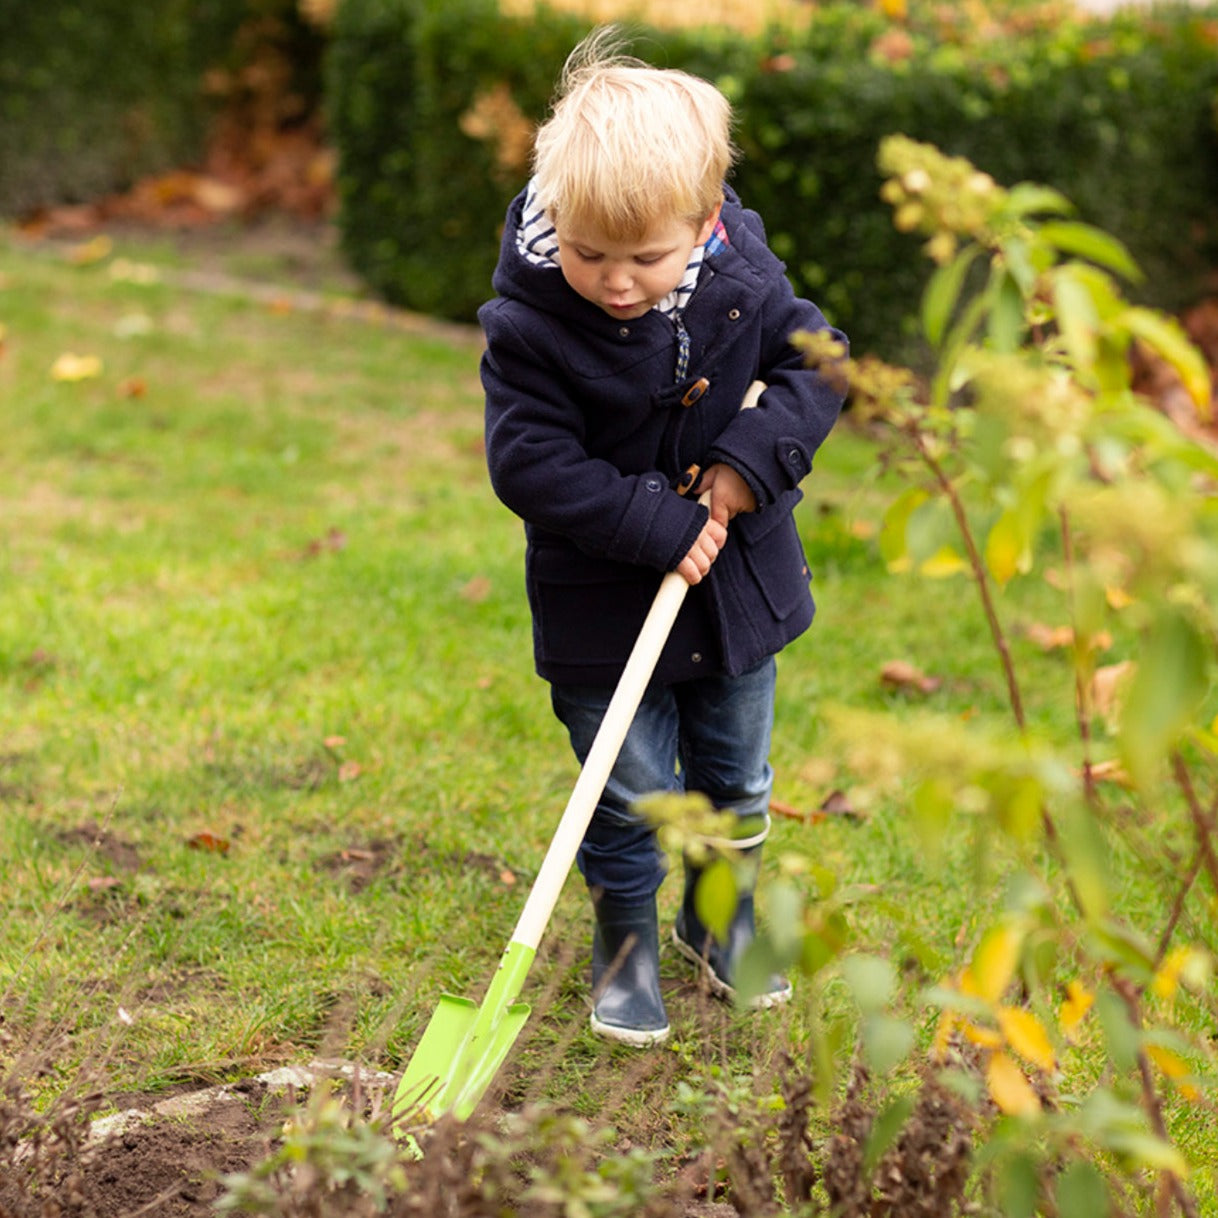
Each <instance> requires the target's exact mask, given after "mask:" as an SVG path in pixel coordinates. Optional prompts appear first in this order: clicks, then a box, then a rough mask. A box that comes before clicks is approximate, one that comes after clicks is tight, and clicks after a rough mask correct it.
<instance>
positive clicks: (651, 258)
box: [635, 254, 664, 266]
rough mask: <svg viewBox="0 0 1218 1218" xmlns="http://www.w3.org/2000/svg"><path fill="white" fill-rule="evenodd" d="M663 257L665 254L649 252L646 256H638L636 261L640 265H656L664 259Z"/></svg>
mask: <svg viewBox="0 0 1218 1218" xmlns="http://www.w3.org/2000/svg"><path fill="white" fill-rule="evenodd" d="M663 258H664V255H663V254H647V255H646V256H645V257H639V258H636V259H635V262H637V263H638V264H639V266H655V264H656V263H657V262H660V261H662V260H663Z"/></svg>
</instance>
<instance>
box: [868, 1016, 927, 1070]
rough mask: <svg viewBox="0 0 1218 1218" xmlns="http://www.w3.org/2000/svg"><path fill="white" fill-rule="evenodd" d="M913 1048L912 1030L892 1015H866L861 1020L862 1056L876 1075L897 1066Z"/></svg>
mask: <svg viewBox="0 0 1218 1218" xmlns="http://www.w3.org/2000/svg"><path fill="white" fill-rule="evenodd" d="M913 1046H914V1030H913V1028H911V1027H910V1026H909V1024H908V1023H906V1022H905V1020H903V1019H897V1018H896V1017H895V1016H893V1015H878V1014H874V1015H868V1016H867V1018H866V1019H864V1020H863V1054H864V1056H865V1057H866V1058H867V1064H868V1065H869V1066H870V1067H871V1069H872V1070H873V1071H874V1072H875V1073H876V1074H887V1073H888V1072H889V1071H890V1070H892V1069H894V1068H895V1067H896V1066H899V1065H900V1064H901V1062H903V1061H904V1060H905V1059H906V1058H907V1057H908V1056H909V1051H910V1050H911V1049H912V1048H913Z"/></svg>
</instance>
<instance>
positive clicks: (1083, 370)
mask: <svg viewBox="0 0 1218 1218" xmlns="http://www.w3.org/2000/svg"><path fill="white" fill-rule="evenodd" d="M1053 307H1054V310H1055V311H1056V313H1057V326H1058V329H1059V330H1060V331H1061V336H1062V340H1063V342H1064V343H1065V345H1066V351H1067V353H1068V354H1069V356H1070V360H1071V362H1072V363H1073V364H1074V367H1075V370H1076V372H1077V373H1078V374H1080V375H1082V376H1083V377H1084V378H1086V377H1087V376H1088V375H1089V374H1090V372H1091V370H1092V365H1093V364H1094V363H1095V351H1096V332H1097V330H1098V329H1099V312H1098V310H1097V308H1096V303H1095V299H1094V297H1093V296H1092V294H1091V291H1090V286H1089V285H1088V283H1087V281H1086V279H1085V278H1084V277H1083V276H1082V275H1080V274H1078V273H1077V268H1075V267H1073V266H1070V265H1066V266H1062V267H1058V269H1057V272H1056V274H1054V276H1053Z"/></svg>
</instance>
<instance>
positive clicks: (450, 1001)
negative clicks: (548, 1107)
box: [393, 941, 536, 1121]
mask: <svg viewBox="0 0 1218 1218" xmlns="http://www.w3.org/2000/svg"><path fill="white" fill-rule="evenodd" d="M535 955H536V949H535V948H532V947H529V946H528V945H527V944H524V943H518V942H515V941H513V942H511V943H509V944H508V946H507V950H506V951H505V952H504V953H503V957H502V959H501V960H500V961H499V969H498V971H497V972H496V973H495V976H494V979H493V980H492V981H491V984H490V988H489V989H488V990H487V993H486V997H485V998H484V999H483V1001H482V1005H481V1006H479V1005H478V1004H477V1003H475V1002H471V1001H470V1000H469V999H468V998H458V997H455V996H454V995H452V994H444V995H441V998H440V1005H439V1006H438V1007H437V1008H436V1010H435V1012H434V1013H433V1014H432V1017H431V1019H430V1021H429V1022H428V1024H427V1028H426V1030H425V1031H424V1032H423V1036H422V1038H421V1039H420V1040H419V1043H418V1045H417V1046H416V1047H415V1051H414V1054H413V1055H412V1056H411V1058H410V1061H409V1062H407V1063H406V1069H405V1070H404V1071H403V1072H402V1078H401V1081H400V1082H399V1083H398V1088H397V1091H396V1093H395V1094H394V1098H393V1116H394V1118H395V1120H399V1121H400V1120H403V1119H409V1118H411V1117H412V1116H416V1115H417V1116H419V1117H421V1118H422V1119H424V1120H428V1121H431V1120H435V1119H436V1118H437V1117H439V1116H441V1115H442V1114H444V1113H452V1114H453V1115H454V1116H456V1117H457V1119H458V1120H462V1121H463V1120H465V1119H466V1118H468V1117H469V1116H470V1114H471V1113H472V1112H473V1111H474V1109H475V1108H476V1107H477V1106H478V1101H479V1100H480V1099H481V1098H482V1096H483V1095H484V1094H485V1092H486V1089H487V1087H489V1086H490V1084H491V1080H492V1079H493V1078H494V1077H495V1074H496V1073H497V1072H498V1070H499V1067H500V1066H501V1065H502V1064H503V1062H504V1059H505V1058H506V1057H507V1055H508V1053H509V1052H511V1048H512V1045H513V1044H515V1042H516V1038H517V1037H518V1036H519V1035H520V1030H521V1029H522V1028H523V1027H524V1025H525V1022H526V1021H527V1020H528V1017H529V1005H528V1003H524V1002H516V1001H515V1000H516V997H517V996H518V995H519V993H520V990H521V987H522V986H523V985H524V979H525V976H526V975H527V973H528V971H529V966H530V965H531V964H532V963H533V957H534V956H535Z"/></svg>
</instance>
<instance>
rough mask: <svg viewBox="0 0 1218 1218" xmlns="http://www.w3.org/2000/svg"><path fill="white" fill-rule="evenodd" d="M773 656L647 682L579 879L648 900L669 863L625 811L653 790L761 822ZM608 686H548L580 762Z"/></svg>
mask: <svg viewBox="0 0 1218 1218" xmlns="http://www.w3.org/2000/svg"><path fill="white" fill-rule="evenodd" d="M774 678H775V664H774V659H773V657H772V656H771V657H769V658H767V659H765V660H762V661H761V663H760V664H758V665H757V666H756V667H755V668H751V669H749V671H748V672H745V673H742V674H741V675H740V676H738V677H722V676H720V677H698V678H696V679H695V680H692V681H681V682H678V683H677V684H674V685H660V684H657V683H654V682H653V683H652V684H651V685H650V686H648V688H647V692H646V693H645V694H644V695H643V701H642V702H641V703H640V704H639V710H638V714H637V715H635V719H634V723H633V724H631V727H630V730H629V732H627V734H626V740H625V743H624V744H623V745H622V751H621V752H620V753H619V755H618V759H617V763H616V765H615V766H614V768H613V772H612V773H611V774H610V776H609V781H608V783H607V784H606V785H605V790H604V792H603V793H602V795H601V797H600V800H599V801H598V803H597V805H596V811H595V812H594V813H593V815H592V821H591V823H590V824H589V826H588V831H587V833H586V834H585V835H584V840H583V843H582V844H581V846H580V848H579V854H578V856H577V862H578V864H579V869H580V871H581V872H582V874H583V877H584V881H585V883H587V885H588V887H589V888H591V889H593V890H594V891H602V892H604V893H606V894H607V895H609V896H610V897H612V898H613V899H615V900H617V901H619V902H622V903H641V902H643V901H646V900H648V899H649V898H650V897H652V896H654V894H655V892H656V890H657V889H658V888H659V887H660V884H661V882H662V881H663V879H664V874H665V871H666V870H667V865H666V863H665V859H664V855H663V852H662V851H661V850H660V848H659V846H658V844H657V842H656V838H655V833H654V831H653V830H652V828H651V826H650V825H649V824H648V823H647V821H645V820H644V819H642V818H641V817H639V816H637V815H635V814H634V813H633V812H632V811H631V806H632V805H633V803H634V802H635V801H636V800H637V799H638V798H639V797H640V796H641V795H647V794H650V793H652V792H655V791H698V792H701V793H702V794H703V795H705V796H707V798H709V799H710V801H711V803H712V804H714V805H715V807H716V808H723V809H727V808H730V809H732V810H733V811H734V812H735V813H736V814H737V816H740V817H752V816H765V815H766V812H767V810H768V808H769V803H770V789H771V787H772V785H773V781H774V774H773V771H772V770H771V769H770V761H769V754H770V732H771V729H772V728H773V724H774ZM612 696H613V690H612V688H607V687H601V686H585V685H553V686H551V689H550V698H551V702H552V703H553V706H554V713H555V714H556V715H557V716H558V718H559V719H560V720H561V721H562V723H563V724H564V725H565V726H566V728H567V732H568V733H569V735H570V737H571V746H572V748H574V750H575V755H576V756H577V757H578V758H579V761H580V764H581V765H582V764H583V761H584V758H585V757H587V755H588V750H589V749H591V747H592V741H593V739H594V738H595V736H596V730H597V728H598V727H599V726H600V722H601V719H602V718H603V717H604V714H605V710H606V708H607V707H608V705H609V699H610V698H611V697H612Z"/></svg>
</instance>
